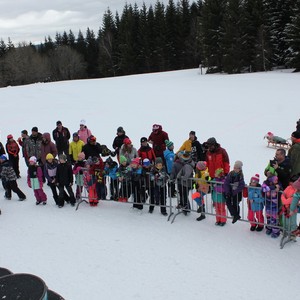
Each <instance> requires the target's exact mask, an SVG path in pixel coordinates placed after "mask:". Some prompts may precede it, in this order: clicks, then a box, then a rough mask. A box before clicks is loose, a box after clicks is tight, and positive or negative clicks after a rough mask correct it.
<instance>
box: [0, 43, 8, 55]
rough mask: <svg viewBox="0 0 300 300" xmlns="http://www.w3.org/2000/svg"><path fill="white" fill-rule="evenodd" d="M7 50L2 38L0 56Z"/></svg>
mask: <svg viewBox="0 0 300 300" xmlns="http://www.w3.org/2000/svg"><path fill="white" fill-rule="evenodd" d="M6 51H7V46H6V44H5V42H4V41H3V39H1V40H0V57H2V56H3V55H4V54H5V53H6Z"/></svg>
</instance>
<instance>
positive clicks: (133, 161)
mask: <svg viewBox="0 0 300 300" xmlns="http://www.w3.org/2000/svg"><path fill="white" fill-rule="evenodd" d="M140 162H141V160H140V158H139V157H136V158H133V159H132V160H131V163H132V164H137V165H139V164H140Z"/></svg>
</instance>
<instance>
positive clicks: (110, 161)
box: [105, 156, 114, 165]
mask: <svg viewBox="0 0 300 300" xmlns="http://www.w3.org/2000/svg"><path fill="white" fill-rule="evenodd" d="M113 162H114V161H113V160H112V158H111V157H110V156H109V157H108V158H107V159H106V161H105V163H106V164H108V165H111V164H112V163H113Z"/></svg>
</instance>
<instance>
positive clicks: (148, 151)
mask: <svg viewBox="0 0 300 300" xmlns="http://www.w3.org/2000/svg"><path fill="white" fill-rule="evenodd" d="M138 157H140V158H141V160H142V161H143V160H144V159H145V158H148V159H149V160H150V162H151V163H154V162H155V159H156V156H155V153H154V150H153V149H152V148H151V147H150V146H149V145H148V144H147V146H141V147H140V149H139V150H138Z"/></svg>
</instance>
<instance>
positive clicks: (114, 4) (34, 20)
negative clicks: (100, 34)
mask: <svg viewBox="0 0 300 300" xmlns="http://www.w3.org/2000/svg"><path fill="white" fill-rule="evenodd" d="M135 2H136V3H137V5H139V6H140V7H141V6H142V3H143V2H145V4H146V5H147V8H148V7H149V5H150V4H152V5H153V6H154V5H155V2H156V0H144V1H143V0H136V1H134V0H133V1H131V0H128V1H127V3H128V4H129V3H131V4H134V3H135ZM160 2H162V3H164V4H167V3H168V1H167V0H161V1H160ZM125 3H126V1H125V0H0V39H1V38H2V39H3V40H4V42H5V43H7V41H8V38H10V39H11V41H12V42H13V43H14V44H17V43H19V42H23V41H25V42H30V41H31V42H33V43H35V42H44V39H45V37H48V36H49V35H50V36H51V37H52V38H53V39H54V38H55V34H56V32H59V33H63V31H64V30H65V31H67V32H68V31H69V30H70V29H71V30H72V31H73V33H74V34H75V37H77V34H78V31H79V29H81V31H82V32H83V34H84V35H85V32H86V29H87V27H89V28H90V29H93V30H94V31H95V33H97V31H98V29H99V27H100V26H101V23H102V17H103V14H104V12H105V11H106V10H107V8H108V7H109V8H110V10H111V11H112V12H113V15H115V12H116V11H118V12H119V14H120V15H121V13H122V10H123V8H124V5H125Z"/></svg>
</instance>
